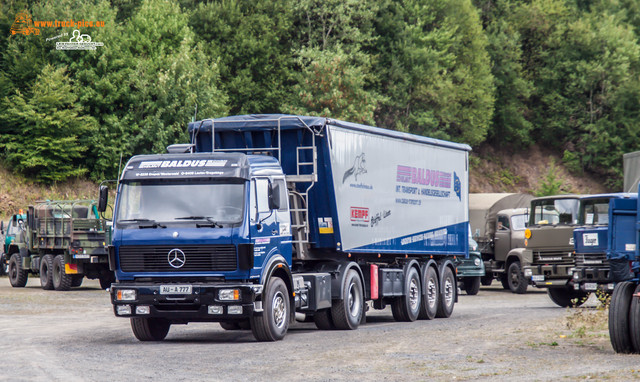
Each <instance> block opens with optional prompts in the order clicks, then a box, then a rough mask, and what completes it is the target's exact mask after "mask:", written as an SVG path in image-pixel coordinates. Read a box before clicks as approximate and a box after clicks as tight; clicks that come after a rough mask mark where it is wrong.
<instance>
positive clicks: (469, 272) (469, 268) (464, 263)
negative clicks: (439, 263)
mask: <svg viewBox="0 0 640 382" xmlns="http://www.w3.org/2000/svg"><path fill="white" fill-rule="evenodd" d="M476 260H478V261H476ZM477 262H479V265H478V264H476V263H477ZM456 269H457V275H458V278H461V277H476V276H484V274H485V268H484V262H483V261H482V258H481V257H480V255H479V254H478V255H474V254H473V253H470V254H469V257H468V258H457V259H456Z"/></svg>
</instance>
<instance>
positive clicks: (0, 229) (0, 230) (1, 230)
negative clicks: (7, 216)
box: [0, 221, 4, 235]
mask: <svg viewBox="0 0 640 382" xmlns="http://www.w3.org/2000/svg"><path fill="white" fill-rule="evenodd" d="M0 234H2V235H4V222H2V221H0Z"/></svg>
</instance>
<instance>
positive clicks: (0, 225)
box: [0, 210, 27, 275]
mask: <svg viewBox="0 0 640 382" xmlns="http://www.w3.org/2000/svg"><path fill="white" fill-rule="evenodd" d="M26 220H27V215H26V214H24V213H22V210H20V211H19V212H18V213H17V214H15V215H13V216H11V218H10V219H9V221H7V224H6V225H5V224H4V222H0V238H2V248H0V275H3V274H8V273H9V256H8V253H9V246H10V245H12V244H13V243H14V241H15V239H16V237H17V236H19V235H20V233H21V232H22V230H24V222H25V221H26Z"/></svg>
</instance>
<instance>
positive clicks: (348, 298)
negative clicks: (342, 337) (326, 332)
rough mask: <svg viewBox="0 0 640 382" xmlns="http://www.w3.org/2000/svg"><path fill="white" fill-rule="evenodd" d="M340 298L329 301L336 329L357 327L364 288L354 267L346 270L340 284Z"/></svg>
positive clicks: (362, 310)
mask: <svg viewBox="0 0 640 382" xmlns="http://www.w3.org/2000/svg"><path fill="white" fill-rule="evenodd" d="M342 296H344V298H343V299H342V300H333V301H332V302H331V318H332V319H333V324H334V325H335V326H336V329H340V330H354V329H357V328H358V326H359V325H360V321H361V320H362V315H363V314H364V288H363V287H362V280H360V275H358V272H356V271H355V270H354V269H350V270H349V271H348V272H347V275H346V277H345V278H344V281H343V284H342Z"/></svg>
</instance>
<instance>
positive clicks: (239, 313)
mask: <svg viewBox="0 0 640 382" xmlns="http://www.w3.org/2000/svg"><path fill="white" fill-rule="evenodd" d="M161 285H181V286H183V285H187V284H185V283H179V284H177V283H176V284H170V283H163V284H160V283H130V282H124V283H114V284H112V285H111V289H110V293H111V303H112V304H113V312H114V314H115V315H116V316H118V317H156V318H164V319H168V320H170V321H172V322H174V323H180V322H182V323H187V322H194V321H195V322H197V321H202V322H219V321H230V320H237V319H243V318H248V317H251V316H252V315H253V314H254V313H259V312H262V302H261V301H257V300H258V298H259V296H260V295H261V293H262V286H261V285H257V284H234V283H192V284H188V285H190V286H191V293H190V294H171V295H167V294H161V291H160V289H161ZM222 289H226V290H229V289H237V290H238V291H239V298H238V300H235V301H223V300H221V299H220V298H219V295H218V292H219V291H220V290H222ZM119 290H134V291H135V299H133V300H130V301H122V300H117V295H118V291H119ZM126 306H129V309H128V312H127V308H126ZM147 311H148V313H147ZM141 312H144V313H141Z"/></svg>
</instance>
